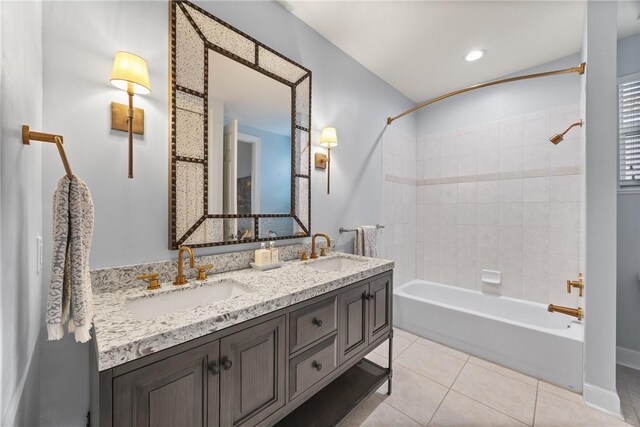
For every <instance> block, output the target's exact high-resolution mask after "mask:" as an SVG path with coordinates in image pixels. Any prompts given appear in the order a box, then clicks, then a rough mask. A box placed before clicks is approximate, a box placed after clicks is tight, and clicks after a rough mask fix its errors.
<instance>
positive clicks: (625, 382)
mask: <svg viewBox="0 0 640 427" xmlns="http://www.w3.org/2000/svg"><path fill="white" fill-rule="evenodd" d="M616 377H617V378H616V380H617V381H616V382H617V384H618V395H619V396H620V406H622V413H623V415H624V419H625V420H627V422H628V423H629V424H633V425H634V426H636V427H640V371H637V370H635V369H631V368H627V367H626V366H620V365H618V369H617V372H616Z"/></svg>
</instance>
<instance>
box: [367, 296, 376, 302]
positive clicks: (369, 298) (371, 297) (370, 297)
mask: <svg viewBox="0 0 640 427" xmlns="http://www.w3.org/2000/svg"><path fill="white" fill-rule="evenodd" d="M375 297H376V296H375V295H374V294H369V295H368V296H367V299H368V300H369V301H371V300H372V299H375Z"/></svg>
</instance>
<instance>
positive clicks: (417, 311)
mask: <svg viewBox="0 0 640 427" xmlns="http://www.w3.org/2000/svg"><path fill="white" fill-rule="evenodd" d="M393 317H394V323H395V325H396V326H397V327H399V328H401V329H405V330H407V331H409V332H412V333H414V334H417V335H420V336H422V337H425V338H428V339H431V340H433V341H437V342H440V343H442V344H445V345H448V346H450V347H453V348H457V349H459V350H462V351H464V352H466V353H470V354H473V355H475V356H478V357H481V358H483V359H487V360H491V361H493V362H495V363H498V364H500V365H504V366H507V367H509V368H512V369H515V370H517V371H520V372H523V373H525V374H528V375H531V376H533V377H536V378H540V379H543V380H545V381H548V382H551V383H553V384H556V385H559V386H562V387H566V388H569V389H571V390H574V391H577V392H582V343H583V335H584V329H583V324H582V323H581V322H578V321H577V320H576V319H574V318H572V317H569V316H565V315H562V314H558V313H549V312H548V311H547V306H546V305H544V304H538V303H533V302H528V301H521V300H517V299H513V298H507V297H501V296H495V295H487V294H483V293H482V292H478V291H472V290H468V289H463V288H457V287H453V286H447V285H442V284H439V283H434V282H426V281H423V280H413V281H411V282H408V283H405V284H404V285H402V286H399V287H398V288H396V289H395V290H394V312H393Z"/></svg>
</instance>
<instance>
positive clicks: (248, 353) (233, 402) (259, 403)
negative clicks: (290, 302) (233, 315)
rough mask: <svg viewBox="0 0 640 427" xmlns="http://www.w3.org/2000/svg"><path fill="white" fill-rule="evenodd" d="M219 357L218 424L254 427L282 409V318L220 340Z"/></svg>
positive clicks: (283, 370) (283, 365)
mask: <svg viewBox="0 0 640 427" xmlns="http://www.w3.org/2000/svg"><path fill="white" fill-rule="evenodd" d="M220 355H221V359H220V363H221V365H222V371H221V375H220V425H223V426H237V425H241V424H249V425H253V424H255V423H256V422H258V421H261V420H262V419H263V418H265V417H266V416H268V415H271V414H272V413H274V412H275V411H276V410H277V409H279V408H281V407H283V406H284V403H285V370H286V360H287V355H286V354H285V316H280V317H278V318H276V319H273V320H269V321H267V322H264V323H261V324H259V325H256V326H253V327H251V328H249V329H245V330H244V331H240V332H236V333H235V334H233V335H229V336H228V337H225V338H222V339H221V340H220ZM227 367H228V368H227Z"/></svg>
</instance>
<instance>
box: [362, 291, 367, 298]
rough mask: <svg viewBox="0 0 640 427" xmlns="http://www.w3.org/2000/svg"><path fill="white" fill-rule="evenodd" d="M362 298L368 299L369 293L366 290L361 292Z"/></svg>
mask: <svg viewBox="0 0 640 427" xmlns="http://www.w3.org/2000/svg"><path fill="white" fill-rule="evenodd" d="M362 299H369V293H368V292H367V291H364V292H363V293H362Z"/></svg>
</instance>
